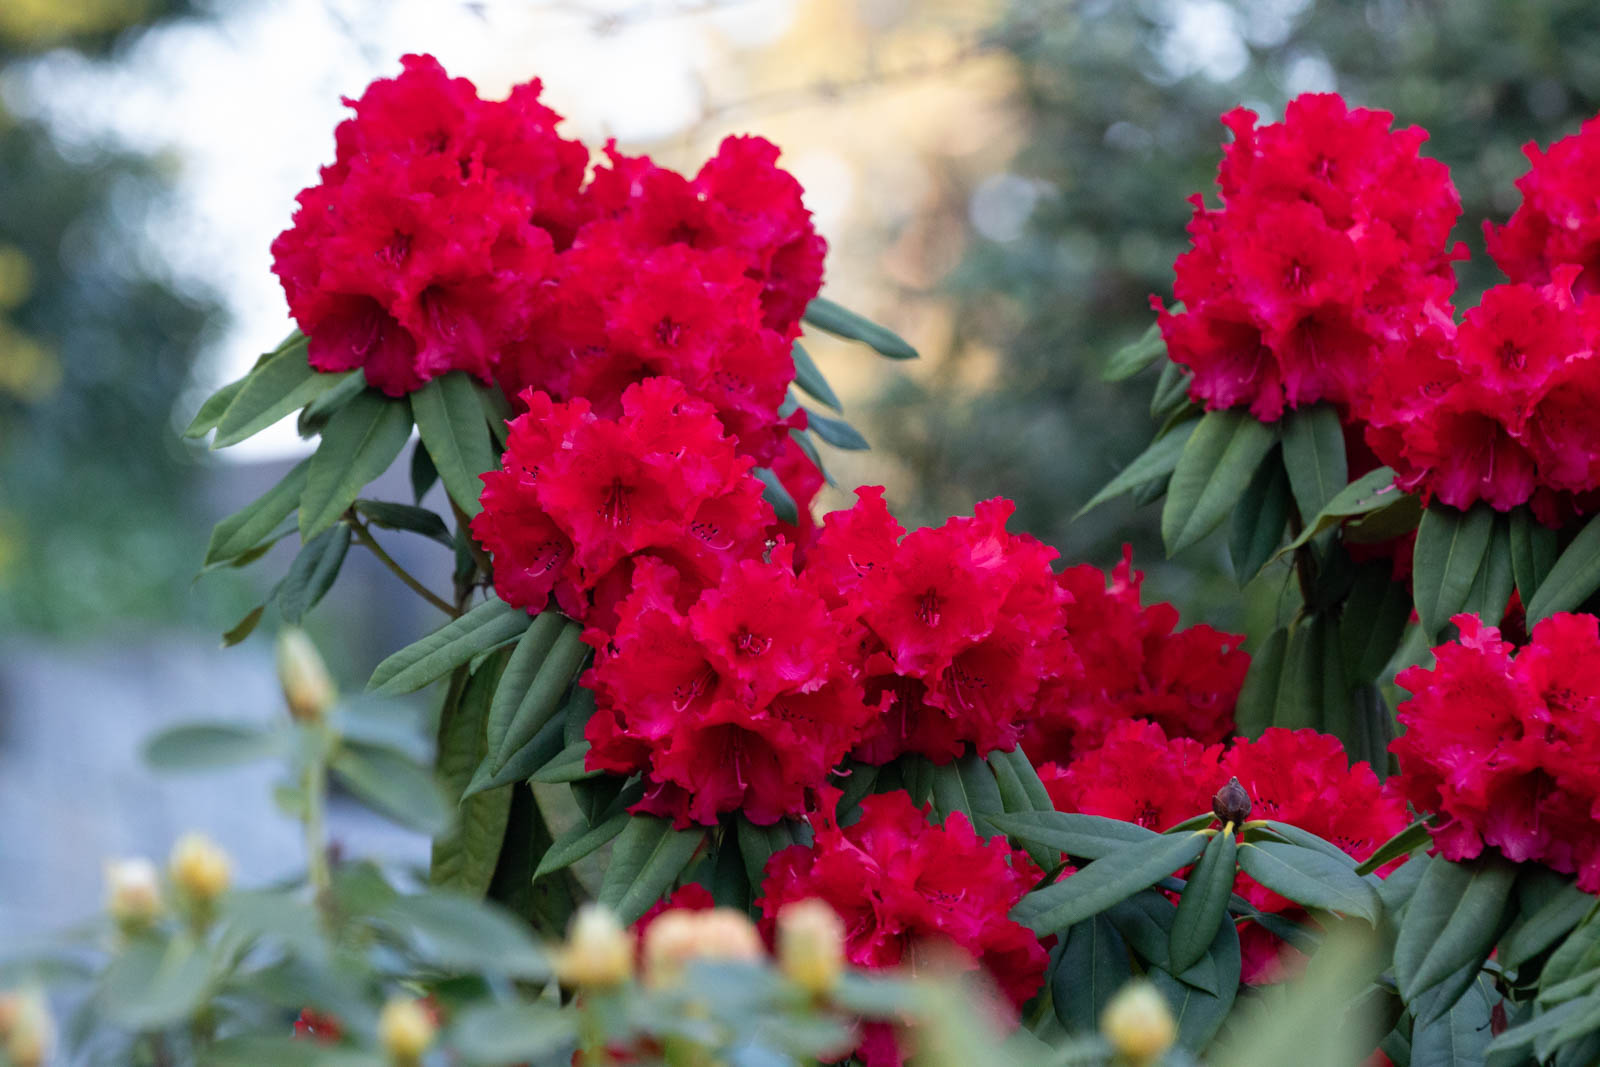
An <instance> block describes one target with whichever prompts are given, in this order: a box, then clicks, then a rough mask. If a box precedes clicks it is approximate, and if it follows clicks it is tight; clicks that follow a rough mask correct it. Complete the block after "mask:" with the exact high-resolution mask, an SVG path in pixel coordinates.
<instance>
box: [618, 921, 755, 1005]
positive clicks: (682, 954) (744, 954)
mask: <svg viewBox="0 0 1600 1067" xmlns="http://www.w3.org/2000/svg"><path fill="white" fill-rule="evenodd" d="M762 955H763V949H762V946H761V935H760V934H758V933H756V928H755V924H754V923H752V922H751V921H750V917H749V916H748V915H746V914H745V913H744V912H742V911H735V910H734V909H733V908H711V909H709V910H706V911H689V910H687V909H678V910H674V911H668V912H664V913H662V914H661V915H659V916H657V917H656V919H655V921H654V922H652V923H651V924H650V927H649V929H647V930H646V931H645V935H644V968H645V975H646V977H647V978H648V980H649V983H650V984H651V985H653V986H657V987H661V986H669V985H672V984H673V983H675V982H677V981H678V980H679V979H681V978H682V977H683V968H684V965H685V964H687V963H688V962H689V961H690V960H695V959H700V960H707V959H712V960H757V959H760V958H761V957H762Z"/></svg>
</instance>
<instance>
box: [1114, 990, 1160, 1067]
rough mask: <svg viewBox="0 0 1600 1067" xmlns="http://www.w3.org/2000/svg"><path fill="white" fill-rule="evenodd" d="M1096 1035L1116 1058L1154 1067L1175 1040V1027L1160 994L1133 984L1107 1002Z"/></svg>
mask: <svg viewBox="0 0 1600 1067" xmlns="http://www.w3.org/2000/svg"><path fill="white" fill-rule="evenodd" d="M1100 1032H1101V1033H1102V1034H1104V1035H1105V1036H1106V1040H1108V1041H1110V1042H1111V1047H1112V1048H1114V1049H1116V1050H1117V1053H1118V1055H1120V1056H1122V1057H1124V1058H1126V1059H1129V1060H1132V1061H1133V1062H1134V1063H1138V1064H1145V1063H1154V1062H1155V1061H1156V1060H1157V1059H1159V1058H1160V1057H1161V1054H1162V1053H1164V1052H1166V1051H1167V1049H1169V1048H1171V1047H1172V1044H1173V1042H1174V1041H1176V1040H1177V1039H1178V1025H1177V1023H1176V1022H1174V1021H1173V1018H1172V1010H1171V1009H1170V1008H1168V1007H1167V1000H1166V998H1165V997H1163V996H1162V995H1161V991H1160V990H1158V989H1157V988H1156V987H1155V986H1153V985H1151V984H1150V983H1149V982H1142V981H1134V982H1129V983H1128V984H1127V985H1125V986H1123V987H1122V988H1121V989H1120V990H1119V991H1118V992H1117V995H1116V996H1114V997H1112V998H1111V1003H1109V1004H1107V1005H1106V1010H1105V1011H1104V1012H1103V1013H1102V1014H1101V1016H1100Z"/></svg>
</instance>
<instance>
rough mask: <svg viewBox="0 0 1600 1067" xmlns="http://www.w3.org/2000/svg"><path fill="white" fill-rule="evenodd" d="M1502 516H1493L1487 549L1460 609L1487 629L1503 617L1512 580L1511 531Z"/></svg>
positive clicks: (1513, 586) (1509, 597) (1514, 583)
mask: <svg viewBox="0 0 1600 1067" xmlns="http://www.w3.org/2000/svg"><path fill="white" fill-rule="evenodd" d="M1509 526H1510V524H1509V522H1508V520H1507V519H1506V517H1505V516H1504V515H1498V514H1497V515H1496V516H1495V521H1494V533H1493V535H1491V537H1490V538H1489V548H1488V550H1487V551H1486V552H1485V553H1484V555H1483V563H1482V565H1481V566H1480V567H1479V568H1478V575H1477V577H1476V578H1474V579H1473V581H1472V589H1471V590H1470V591H1469V592H1468V593H1467V603H1466V605H1465V606H1464V607H1463V608H1462V610H1463V611H1466V612H1468V613H1470V614H1473V615H1476V616H1478V618H1480V619H1482V620H1483V621H1484V623H1485V624H1487V625H1489V626H1499V625H1500V622H1501V620H1502V619H1503V618H1504V617H1505V613H1506V603H1507V601H1509V600H1510V599H1511V590H1512V589H1514V588H1515V587H1516V581H1515V579H1514V578H1513V576H1512V571H1511V563H1512V560H1511V532H1510V528H1509Z"/></svg>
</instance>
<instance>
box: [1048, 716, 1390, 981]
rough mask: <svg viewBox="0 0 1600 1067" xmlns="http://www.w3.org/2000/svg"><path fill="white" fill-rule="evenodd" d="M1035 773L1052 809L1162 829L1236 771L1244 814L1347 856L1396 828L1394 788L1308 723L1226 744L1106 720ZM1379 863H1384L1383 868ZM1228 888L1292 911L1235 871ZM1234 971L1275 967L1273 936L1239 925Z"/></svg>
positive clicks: (1278, 956)
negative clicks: (1093, 745)
mask: <svg viewBox="0 0 1600 1067" xmlns="http://www.w3.org/2000/svg"><path fill="white" fill-rule="evenodd" d="M1039 777H1040V779H1041V780H1042V781H1043V782H1044V784H1045V788H1046V789H1047V790H1048V791H1049V793H1050V799H1051V800H1052V801H1053V802H1054V804H1055V806H1056V808H1057V809H1058V810H1060V811H1075V812H1083V813H1084V814H1087V815H1100V816H1104V817H1106V818H1111V819H1122V820H1124V821H1126V822H1135V823H1138V824H1139V825H1141V826H1145V827H1148V828H1149V829H1152V830H1157V831H1160V830H1165V829H1167V828H1168V827H1171V826H1174V825H1176V824H1177V823H1179V822H1181V821H1183V820H1184V819H1188V818H1191V817H1193V816H1195V815H1199V814H1201V813H1203V812H1206V811H1209V810H1210V807H1211V798H1212V796H1213V795H1215V793H1216V791H1217V790H1218V789H1220V788H1221V787H1222V786H1223V784H1225V783H1226V782H1227V781H1228V779H1229V778H1232V777H1237V778H1238V779H1239V782H1240V784H1242V785H1243V786H1244V788H1245V789H1246V791H1248V792H1249V794H1250V796H1251V799H1252V800H1253V802H1254V807H1253V809H1252V810H1251V814H1250V817H1251V818H1253V819H1274V820H1277V821H1279V822H1285V823H1289V824H1291V825H1293V826H1298V827H1300V828H1301V829H1303V830H1307V831H1310V832H1311V833H1314V834H1316V835H1317V836H1319V837H1321V838H1323V839H1324V840H1327V841H1331V842H1332V843H1334V844H1336V845H1338V846H1339V847H1340V848H1342V849H1343V850H1344V851H1345V852H1347V853H1349V854H1350V855H1351V856H1353V857H1355V858H1356V859H1365V858H1366V857H1368V856H1370V855H1372V853H1373V852H1374V851H1375V850H1376V849H1377V847H1378V846H1379V845H1381V844H1383V843H1384V842H1385V841H1387V840H1388V839H1389V838H1391V837H1393V836H1394V835H1395V834H1397V833H1399V832H1400V831H1401V830H1403V829H1405V827H1406V825H1407V822H1408V819H1407V815H1406V808H1405V804H1404V803H1403V801H1402V800H1401V799H1400V797H1399V795H1398V794H1397V792H1396V791H1395V790H1394V789H1391V788H1388V787H1386V786H1385V785H1384V784H1383V783H1380V782H1379V781H1378V776H1377V775H1376V774H1374V773H1373V771H1372V768H1371V767H1369V766H1367V764H1365V763H1357V764H1355V765H1353V766H1352V765H1351V764H1350V761H1349V757H1348V756H1347V755H1346V754H1345V751H1344V747H1343V746H1342V745H1341V744H1340V743H1339V740H1338V738H1335V737H1332V736H1330V735H1327V734H1322V733H1319V732H1317V731H1316V730H1285V729H1280V728H1273V729H1269V730H1267V731H1266V732H1265V733H1263V734H1262V735H1261V737H1260V738H1258V739H1257V740H1254V741H1249V740H1243V739H1240V740H1236V741H1234V742H1233V744H1232V745H1231V746H1228V747H1226V748H1225V747H1223V746H1222V745H1204V744H1201V743H1200V742H1198V741H1195V740H1193V739H1190V738H1184V737H1174V738H1170V739H1169V738H1168V737H1167V736H1166V734H1165V733H1164V732H1163V731H1162V729H1161V727H1160V726H1158V725H1156V724H1155V723H1148V722H1139V721H1123V722H1119V723H1117V724H1116V725H1114V726H1113V727H1112V728H1111V730H1110V731H1109V733H1108V734H1107V736H1106V740H1105V743H1104V744H1103V745H1102V746H1101V747H1100V748H1098V749H1096V750H1094V751H1091V752H1087V753H1084V754H1082V755H1080V756H1078V757H1077V758H1076V759H1074V760H1073V761H1072V762H1071V763H1070V764H1067V765H1066V766H1065V767H1062V766H1059V765H1055V764H1046V765H1044V766H1042V767H1041V768H1040V769H1039ZM1385 873H1386V872H1385ZM1235 892H1237V893H1239V894H1240V895H1241V896H1243V897H1244V898H1245V899H1246V900H1248V901H1250V903H1251V904H1253V905H1254V906H1255V907H1256V908H1258V909H1260V910H1261V911H1263V912H1269V913H1276V912H1295V911H1296V908H1295V905H1293V904H1292V903H1291V902H1290V901H1288V900H1286V899H1285V898H1283V897H1281V896H1279V895H1278V894H1277V893H1274V892H1272V891H1271V890H1270V889H1267V888H1266V887H1265V886H1262V885H1260V884H1259V883H1257V882H1256V881H1255V880H1254V879H1252V878H1250V877H1249V876H1248V875H1246V874H1243V873H1241V874H1240V875H1239V879H1238V884H1237V885H1236V886H1235ZM1239 935H1240V939H1241V951H1242V952H1243V953H1244V979H1245V981H1247V982H1252V983H1261V982H1271V981H1277V980H1279V979H1280V978H1282V977H1284V973H1285V972H1284V969H1283V963H1282V957H1283V952H1284V947H1283V945H1282V943H1281V942H1280V941H1279V940H1278V939H1277V938H1276V937H1275V936H1273V935H1272V934H1269V933H1268V932H1267V931H1266V930H1264V929H1262V928H1260V927H1258V926H1255V925H1253V924H1245V925H1243V926H1241V928H1240V931H1239Z"/></svg>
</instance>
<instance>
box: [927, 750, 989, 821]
mask: <svg viewBox="0 0 1600 1067" xmlns="http://www.w3.org/2000/svg"><path fill="white" fill-rule="evenodd" d="M933 810H934V811H935V812H936V813H937V814H938V815H939V816H940V818H941V821H942V820H943V818H945V817H947V816H949V815H951V814H952V813H954V812H958V811H959V812H961V813H962V814H963V815H965V816H966V817H967V821H968V822H969V823H971V824H972V828H973V829H974V830H976V831H977V832H978V834H979V835H980V836H982V837H992V836H994V834H995V832H996V831H995V829H994V827H993V826H992V825H991V824H990V822H989V817H990V816H992V815H999V814H1000V813H1002V812H1003V811H1004V810H1005V804H1004V802H1003V801H1002V800H1001V799H1000V787H999V786H998V785H996V784H995V780H994V772H992V771H990V770H989V767H988V765H987V764H985V763H984V762H983V761H982V760H980V759H979V758H978V757H977V756H975V755H973V754H972V753H970V752H969V753H968V754H966V755H965V756H962V757H961V759H959V760H957V761H955V762H954V763H946V764H944V765H942V766H939V767H935V768H934V769H933Z"/></svg>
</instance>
